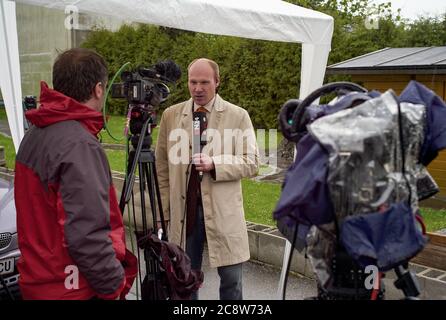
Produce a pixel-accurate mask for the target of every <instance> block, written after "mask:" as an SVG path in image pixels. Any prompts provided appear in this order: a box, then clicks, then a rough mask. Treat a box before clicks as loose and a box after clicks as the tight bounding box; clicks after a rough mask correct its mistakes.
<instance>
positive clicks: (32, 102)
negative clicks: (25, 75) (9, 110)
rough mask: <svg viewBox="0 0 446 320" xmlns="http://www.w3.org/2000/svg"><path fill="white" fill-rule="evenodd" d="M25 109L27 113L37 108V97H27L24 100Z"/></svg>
mask: <svg viewBox="0 0 446 320" xmlns="http://www.w3.org/2000/svg"><path fill="white" fill-rule="evenodd" d="M23 107H24V109H25V111H28V110H31V109H36V108H37V98H36V96H25V97H24V98H23Z"/></svg>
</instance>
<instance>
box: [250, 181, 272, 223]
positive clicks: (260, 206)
mask: <svg viewBox="0 0 446 320" xmlns="http://www.w3.org/2000/svg"><path fill="white" fill-rule="evenodd" d="M242 188H243V204H244V209H245V217H246V220H247V221H250V222H254V223H260V224H265V225H270V226H273V225H275V224H276V223H275V221H274V220H273V216H272V212H273V210H274V208H275V207H276V203H277V201H278V200H279V197H280V184H277V183H269V182H257V181H253V180H249V179H243V180H242Z"/></svg>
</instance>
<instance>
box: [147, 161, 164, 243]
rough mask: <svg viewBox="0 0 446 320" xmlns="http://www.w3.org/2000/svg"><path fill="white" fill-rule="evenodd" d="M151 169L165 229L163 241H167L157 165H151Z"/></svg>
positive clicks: (162, 224) (162, 225)
mask: <svg viewBox="0 0 446 320" xmlns="http://www.w3.org/2000/svg"><path fill="white" fill-rule="evenodd" d="M150 167H151V169H152V171H151V172H153V180H154V182H155V192H156V197H157V200H158V208H159V211H160V218H161V227H162V228H163V232H164V233H163V240H164V241H167V238H168V237H167V229H166V222H165V220H164V211H163V204H162V202H161V193H160V188H159V184H158V176H157V173H156V166H155V163H151V166H150Z"/></svg>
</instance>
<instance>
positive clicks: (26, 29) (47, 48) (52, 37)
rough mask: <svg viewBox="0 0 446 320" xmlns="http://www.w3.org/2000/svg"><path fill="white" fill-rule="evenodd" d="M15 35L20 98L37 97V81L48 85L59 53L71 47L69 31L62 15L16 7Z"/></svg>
mask: <svg viewBox="0 0 446 320" xmlns="http://www.w3.org/2000/svg"><path fill="white" fill-rule="evenodd" d="M16 10H17V33H18V40H19V53H20V72H21V76H22V93H23V95H36V96H38V95H39V92H40V80H44V81H46V82H47V83H48V84H49V85H50V86H51V85H52V83H51V72H52V64H53V61H54V59H55V57H56V56H57V52H58V51H63V50H66V49H68V48H70V46H71V31H70V30H67V29H66V28H65V27H64V21H65V13H64V12H63V11H61V10H54V9H47V8H43V7H36V6H30V5H24V4H17V9H16Z"/></svg>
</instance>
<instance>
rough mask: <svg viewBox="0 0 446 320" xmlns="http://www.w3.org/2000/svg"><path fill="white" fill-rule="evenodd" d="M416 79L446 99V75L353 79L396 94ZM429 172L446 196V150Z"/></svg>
mask: <svg viewBox="0 0 446 320" xmlns="http://www.w3.org/2000/svg"><path fill="white" fill-rule="evenodd" d="M411 80H416V81H418V82H421V83H422V84H424V85H425V86H427V87H428V88H430V89H432V90H433V91H435V93H436V94H437V95H438V96H440V97H442V98H443V100H445V101H446V75H353V76H352V81H353V82H356V83H360V84H362V85H363V86H364V87H365V88H367V89H369V90H372V89H375V90H378V91H381V92H384V91H386V90H388V89H393V90H394V91H395V93H396V94H398V95H399V94H400V93H401V91H402V90H403V89H404V88H405V87H406V86H407V84H408V83H409V81H411ZM428 170H429V173H430V174H431V175H432V177H433V178H434V179H435V181H436V182H437V184H438V186H439V187H440V193H439V195H440V196H441V197H446V150H445V151H442V152H440V154H439V156H438V157H437V158H436V159H435V160H434V161H432V163H431V164H430V165H429V166H428Z"/></svg>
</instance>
